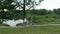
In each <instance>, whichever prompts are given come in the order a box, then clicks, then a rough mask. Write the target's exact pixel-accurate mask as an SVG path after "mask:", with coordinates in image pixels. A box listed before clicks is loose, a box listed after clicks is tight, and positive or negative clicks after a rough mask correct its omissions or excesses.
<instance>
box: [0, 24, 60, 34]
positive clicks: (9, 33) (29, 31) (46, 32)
mask: <svg viewBox="0 0 60 34" xmlns="http://www.w3.org/2000/svg"><path fill="white" fill-rule="evenodd" d="M0 34H60V26H57V25H56V26H37V27H35V26H34V27H23V28H0Z"/></svg>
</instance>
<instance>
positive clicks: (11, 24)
mask: <svg viewBox="0 0 60 34" xmlns="http://www.w3.org/2000/svg"><path fill="white" fill-rule="evenodd" d="M24 22H28V21H27V20H26V19H25V20H24ZM24 22H23V19H18V20H14V19H13V20H5V21H3V24H7V25H9V26H10V27H16V25H17V24H19V23H24Z"/></svg>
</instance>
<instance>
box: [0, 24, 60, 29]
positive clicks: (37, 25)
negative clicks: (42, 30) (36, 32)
mask: <svg viewBox="0 0 60 34" xmlns="http://www.w3.org/2000/svg"><path fill="white" fill-rule="evenodd" d="M34 26H60V24H42V25H26V26H17V27H13V28H23V27H34ZM0 28H12V27H9V26H0Z"/></svg>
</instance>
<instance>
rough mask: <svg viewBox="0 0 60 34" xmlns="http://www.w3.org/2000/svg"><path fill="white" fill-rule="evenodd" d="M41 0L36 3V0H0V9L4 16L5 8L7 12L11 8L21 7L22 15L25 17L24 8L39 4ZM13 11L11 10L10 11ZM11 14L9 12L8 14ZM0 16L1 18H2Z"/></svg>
mask: <svg viewBox="0 0 60 34" xmlns="http://www.w3.org/2000/svg"><path fill="white" fill-rule="evenodd" d="M42 1H43V0H39V1H38V3H37V2H36V0H0V10H1V11H2V12H1V13H2V17H4V16H6V15H7V14H6V13H5V10H4V9H6V10H7V13H8V14H9V12H11V11H12V10H14V9H15V10H16V9H17V8H19V9H20V10H21V9H23V10H24V11H23V15H24V16H23V17H24V18H25V14H26V12H25V8H26V9H27V8H29V9H30V8H32V7H33V8H34V7H35V6H36V5H39V4H40V3H41V2H42ZM12 12H13V11H12ZM10 15H11V14H10ZM2 17H1V18H2Z"/></svg>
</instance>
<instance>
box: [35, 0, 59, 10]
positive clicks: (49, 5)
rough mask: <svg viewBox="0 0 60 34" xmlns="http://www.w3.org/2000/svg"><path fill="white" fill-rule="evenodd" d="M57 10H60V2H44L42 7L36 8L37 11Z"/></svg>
mask: <svg viewBox="0 0 60 34" xmlns="http://www.w3.org/2000/svg"><path fill="white" fill-rule="evenodd" d="M36 1H37V0H36ZM57 8H60V0H44V1H43V2H41V5H40V6H36V9H48V10H53V9H57Z"/></svg>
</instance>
